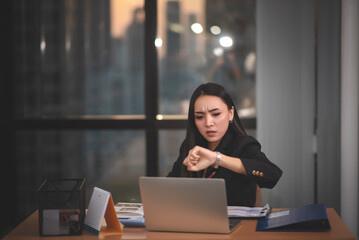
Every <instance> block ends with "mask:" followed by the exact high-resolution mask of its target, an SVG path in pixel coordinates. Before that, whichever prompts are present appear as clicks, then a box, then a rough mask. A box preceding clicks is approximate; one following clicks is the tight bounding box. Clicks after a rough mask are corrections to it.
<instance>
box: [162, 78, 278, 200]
mask: <svg viewBox="0 0 359 240" xmlns="http://www.w3.org/2000/svg"><path fill="white" fill-rule="evenodd" d="M281 175H282V170H281V169H280V168H278V167H277V166H276V165H275V164H273V163H272V162H270V161H269V160H268V159H267V157H266V156H265V154H264V153H262V152H261V145H260V144H259V142H258V141H257V140H256V139H254V138H253V137H250V136H247V134H246V132H245V130H244V128H243V126H242V124H241V121H240V119H239V117H238V114H237V110H236V108H235V106H234V104H233V101H232V99H231V97H230V96H229V94H228V92H227V91H226V90H225V89H224V88H223V87H222V86H220V85H218V84H215V83H206V84H202V85H200V86H199V87H198V88H197V89H196V90H195V91H194V93H193V95H192V97H191V100H190V106H189V111H188V126H187V134H186V138H185V140H184V141H183V143H182V145H181V147H180V154H179V157H178V159H177V161H176V162H175V163H174V165H173V168H172V171H171V172H170V173H169V174H168V177H205V178H212V177H213V178H223V179H224V180H225V183H226V191H227V202H228V205H229V206H254V205H255V202H256V188H257V185H258V186H259V187H261V188H273V187H274V186H275V185H276V183H277V182H278V180H279V178H280V177H281Z"/></svg>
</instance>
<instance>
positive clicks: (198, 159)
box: [183, 146, 217, 171]
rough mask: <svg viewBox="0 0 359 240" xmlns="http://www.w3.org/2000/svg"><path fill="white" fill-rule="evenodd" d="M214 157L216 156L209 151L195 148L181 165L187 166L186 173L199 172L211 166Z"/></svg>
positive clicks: (198, 147)
mask: <svg viewBox="0 0 359 240" xmlns="http://www.w3.org/2000/svg"><path fill="white" fill-rule="evenodd" d="M216 156H217V154H216V153H215V152H213V151H211V150H208V149H206V148H203V147H200V146H195V147H194V148H192V149H191V150H190V151H189V153H188V155H187V157H186V158H185V160H184V161H183V164H184V165H186V166H187V169H188V171H200V170H203V169H205V168H207V167H209V166H211V165H213V164H214V163H215V161H216Z"/></svg>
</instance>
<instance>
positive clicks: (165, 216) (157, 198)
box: [139, 177, 240, 233]
mask: <svg viewBox="0 0 359 240" xmlns="http://www.w3.org/2000/svg"><path fill="white" fill-rule="evenodd" d="M139 185H140V194H141V201H142V204H143V212H144V217H145V225H146V229H147V230H149V231H170V232H196V233H230V232H231V231H232V230H233V229H234V228H235V227H237V226H238V224H239V223H240V220H239V219H229V218H228V212H227V196H226V188H225V182H224V179H218V178H217V179H213V178H212V179H204V178H202V179H201V178H170V177H140V178H139Z"/></svg>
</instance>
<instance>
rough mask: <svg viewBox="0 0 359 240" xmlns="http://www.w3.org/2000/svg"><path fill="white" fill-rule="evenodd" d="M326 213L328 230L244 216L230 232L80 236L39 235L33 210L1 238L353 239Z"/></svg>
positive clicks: (131, 232) (129, 231)
mask: <svg viewBox="0 0 359 240" xmlns="http://www.w3.org/2000/svg"><path fill="white" fill-rule="evenodd" d="M327 212H328V217H329V221H330V225H331V228H332V229H331V230H330V231H328V232H314V233H313V232H256V230H255V229H256V226H257V221H256V220H243V221H242V222H241V224H240V226H238V227H237V228H236V229H235V230H234V231H233V232H232V233H231V234H201V233H170V232H149V231H146V230H145V229H144V228H126V227H125V228H124V232H123V234H122V235H112V236H108V235H107V236H105V235H102V234H101V233H100V235H99V236H96V235H94V234H91V233H90V232H88V231H86V230H83V233H82V235H79V236H64V237H40V236H39V227H38V212H37V211H36V212H34V213H33V214H32V215H31V216H29V217H28V218H27V219H26V220H25V221H24V222H22V223H21V224H20V225H19V226H17V227H16V228H15V229H13V230H12V231H11V232H10V233H9V234H8V235H7V236H5V237H4V238H3V239H4V240H10V239H11V240H12V239H16V240H25V239H38V240H59V239H63V240H66V239H67V240H69V239H78V240H81V239H88V240H92V239H108V240H112V239H178V240H181V239H186V240H187V239H201V240H207V239H243V240H246V239H251V240H255V239H276V240H280V239H286V240H290V239H306V240H307V239H326V240H327V239H342V240H344V239H346V240H355V238H354V235H353V234H352V233H351V232H350V230H349V229H348V227H347V226H346V225H345V224H344V222H343V221H342V220H341V218H340V217H339V215H338V214H337V213H336V212H335V210H334V209H332V208H328V209H327Z"/></svg>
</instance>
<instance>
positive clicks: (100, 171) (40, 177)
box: [16, 130, 146, 215]
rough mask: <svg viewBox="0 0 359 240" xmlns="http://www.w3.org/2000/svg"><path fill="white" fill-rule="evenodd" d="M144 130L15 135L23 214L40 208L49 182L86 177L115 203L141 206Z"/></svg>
mask: <svg viewBox="0 0 359 240" xmlns="http://www.w3.org/2000/svg"><path fill="white" fill-rule="evenodd" d="M145 161H146V157H145V132H144V131H142V130H141V131H139V130H137V131H130V130H126V131H61V132H58V131H19V132H18V133H17V134H16V163H17V180H16V182H17V192H18V194H17V201H18V206H19V211H20V214H21V215H26V214H28V213H26V211H28V210H29V209H30V210H32V209H36V208H37V189H38V188H39V187H40V185H41V183H42V182H43V181H44V180H45V179H46V178H85V179H86V196H87V199H88V200H89V198H90V196H91V193H92V190H93V188H94V187H95V186H97V187H100V188H103V189H104V190H107V191H109V192H111V194H112V197H113V199H114V201H115V202H117V201H128V202H137V201H140V196H139V188H138V177H139V176H144V175H146V169H145V166H146V164H145Z"/></svg>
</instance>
